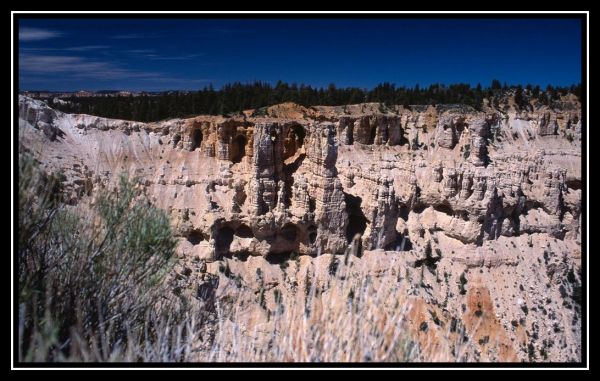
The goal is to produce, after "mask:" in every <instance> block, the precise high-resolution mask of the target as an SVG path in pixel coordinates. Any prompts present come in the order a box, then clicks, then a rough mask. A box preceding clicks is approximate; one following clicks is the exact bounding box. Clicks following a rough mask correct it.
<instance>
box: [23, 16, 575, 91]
mask: <svg viewBox="0 0 600 381" xmlns="http://www.w3.org/2000/svg"><path fill="white" fill-rule="evenodd" d="M493 78H497V79H499V80H500V81H502V82H508V83H509V84H510V83H532V84H539V85H542V86H545V85H547V84H549V83H550V84H555V85H569V84H572V83H578V82H580V80H581V79H580V78H581V25H580V21H579V20H568V19H482V20H478V19H462V20H461V19H20V20H19V89H20V90H34V89H47V90H58V91H69V90H81V89H86V90H102V89H127V90H148V91H160V90H170V89H182V90H193V89H198V88H202V87H204V86H206V85H208V84H209V83H212V84H213V85H214V86H215V87H217V88H218V87H220V86H221V85H223V84H225V83H228V82H233V81H241V82H250V81H255V80H260V81H267V82H271V83H275V82H276V81H277V80H279V79H281V80H283V81H286V82H288V83H293V82H296V83H305V84H310V85H313V86H326V85H328V84H329V83H335V84H336V85H337V86H358V87H364V88H371V87H373V86H375V85H377V84H378V83H380V82H386V81H387V82H392V83H396V84H397V85H408V86H413V85H414V84H416V83H419V84H420V85H429V84H431V83H457V82H467V83H471V84H473V85H476V84H477V83H478V82H480V83H482V84H483V85H487V84H489V83H490V81H491V80H492V79H493Z"/></svg>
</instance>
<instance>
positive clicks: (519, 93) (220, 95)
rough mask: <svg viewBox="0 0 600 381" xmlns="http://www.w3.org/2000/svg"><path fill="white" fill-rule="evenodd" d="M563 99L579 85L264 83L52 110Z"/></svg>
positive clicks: (111, 114) (128, 113)
mask: <svg viewBox="0 0 600 381" xmlns="http://www.w3.org/2000/svg"><path fill="white" fill-rule="evenodd" d="M568 93H572V94H575V95H576V96H577V97H578V98H579V97H580V96H581V85H580V84H577V85H572V86H568V87H567V86H565V87H560V86H551V85H548V86H547V87H546V88H545V89H542V88H540V86H533V85H526V86H522V85H516V86H515V85H512V86H509V85H507V84H506V83H504V84H502V83H500V81H498V80H493V81H492V82H491V84H490V85H489V86H487V87H485V88H484V87H482V86H481V84H478V85H477V86H475V87H473V86H471V85H470V84H464V83H458V84H451V85H444V84H432V85H430V86H427V87H421V86H419V85H418V84H417V85H415V86H413V87H406V86H396V85H394V84H392V83H388V82H385V83H381V84H379V85H377V86H375V87H374V88H373V89H371V90H367V89H362V88H358V87H337V86H335V85H334V84H330V85H329V86H327V87H319V88H317V87H312V86H307V85H304V84H301V85H297V84H295V83H294V84H291V85H290V84H288V83H285V82H282V81H279V82H277V84H276V85H274V86H273V85H271V84H269V83H266V82H254V83H248V84H244V83H240V82H235V83H231V84H227V85H224V86H223V87H222V88H221V89H220V90H215V89H214V87H213V86H212V85H209V86H206V87H204V88H203V89H201V90H198V91H189V92H179V91H171V92H165V93H161V94H158V95H140V96H116V97H71V98H66V99H65V100H67V101H69V102H67V103H66V104H54V105H53V107H55V108H57V109H59V110H61V111H64V112H68V113H80V114H91V115H97V116H102V117H107V118H115V119H126V120H135V121H141V122H151V121H158V120H163V119H169V118H183V117H189V116H193V115H202V114H208V115H228V114H232V113H239V112H241V111H242V110H248V109H257V108H261V107H265V106H270V105H274V104H278V103H283V102H294V103H297V104H300V105H302V106H305V107H310V106H316V105H323V106H342V105H349V104H357V103H364V102H380V103H384V104H388V105H392V104H393V105H405V106H409V105H430V104H431V105H437V104H464V105H468V106H472V107H474V108H475V109H477V110H481V109H482V107H483V104H484V99H488V100H489V101H490V102H491V105H493V106H494V107H496V108H499V107H500V104H501V103H504V102H505V101H506V97H507V95H509V94H512V95H513V96H514V101H515V104H516V105H517V107H519V108H520V109H528V108H531V101H532V100H537V101H538V104H544V105H551V104H552V103H553V102H555V101H557V100H559V99H560V96H564V95H566V94H568Z"/></svg>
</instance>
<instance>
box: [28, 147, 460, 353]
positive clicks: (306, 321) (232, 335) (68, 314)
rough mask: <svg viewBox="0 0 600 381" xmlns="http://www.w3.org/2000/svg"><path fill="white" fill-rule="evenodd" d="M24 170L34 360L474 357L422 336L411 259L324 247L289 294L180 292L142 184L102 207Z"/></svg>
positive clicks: (157, 215)
mask: <svg viewBox="0 0 600 381" xmlns="http://www.w3.org/2000/svg"><path fill="white" fill-rule="evenodd" d="M20 168H21V171H20V175H21V176H20V179H21V181H20V183H19V185H20V193H19V208H20V209H19V257H18V259H19V261H18V262H19V321H18V328H19V329H18V334H19V336H18V342H19V353H18V356H19V357H18V358H19V360H20V361H24V362H28V361H34V362H47V361H53V362H73V361H75V362H111V361H119V362H130V361H135V362H192V361H206V362H365V361H374V362H384V361H393V362H404V361H464V360H467V359H468V358H467V357H466V355H465V353H466V352H467V351H466V350H465V349H466V346H467V345H468V344H467V345H465V344H463V342H462V341H460V340H459V339H458V338H460V337H462V334H461V333H460V332H459V333H458V334H457V333H450V332H446V333H444V334H443V335H442V336H441V337H438V338H437V339H436V340H434V341H432V340H429V339H427V340H423V337H422V335H421V336H419V335H420V333H419V332H418V331H416V330H415V328H414V323H412V322H411V321H409V320H410V316H411V314H412V313H413V311H412V309H413V308H414V304H413V302H412V299H411V298H410V297H408V296H407V291H408V289H407V282H403V281H401V277H400V274H398V271H399V269H400V265H399V264H396V263H394V262H392V263H390V265H389V271H384V272H382V273H379V274H378V275H377V276H373V269H369V268H367V267H366V266H361V265H360V260H359V259H357V258H355V257H346V258H344V257H336V258H332V256H323V258H319V259H317V260H315V262H318V260H321V261H324V260H326V261H329V262H328V264H327V265H326V266H321V267H318V266H314V264H310V265H309V266H304V267H303V268H302V269H301V268H300V266H299V265H298V263H299V262H294V263H292V265H291V266H290V267H289V268H288V269H287V271H286V272H287V273H288V274H289V273H294V276H295V278H297V279H298V280H299V282H291V281H289V279H288V280H282V281H281V283H280V285H281V287H280V288H279V289H278V291H275V290H274V289H268V290H267V289H266V288H265V286H263V285H262V283H259V284H260V288H259V292H258V293H256V292H255V291H256V290H255V288H253V287H247V286H245V285H241V286H240V285H238V286H236V285H235V282H231V283H229V285H228V286H225V287H222V288H221V289H220V290H219V294H218V296H217V297H216V298H214V299H211V300H205V301H203V302H199V301H198V300H195V298H191V299H190V298H186V297H183V296H180V297H176V296H175V295H174V294H173V292H172V291H173V290H172V289H171V288H170V287H169V286H168V282H165V276H166V275H167V274H173V273H172V271H173V261H172V259H171V258H172V254H173V245H174V240H173V236H172V233H171V231H170V228H169V226H168V220H167V219H166V216H164V215H163V214H162V212H160V211H158V210H156V209H154V208H153V207H151V206H149V205H148V204H147V202H146V201H145V200H144V199H143V197H142V196H141V195H140V194H139V192H136V191H135V187H134V186H132V184H131V183H129V182H127V181H125V180H124V181H123V182H122V184H121V189H120V191H119V192H118V193H117V194H112V195H111V194H105V195H104V196H102V197H100V198H99V199H97V200H96V203H95V204H94V206H93V207H92V208H87V207H83V206H81V207H77V208H66V207H65V206H64V205H62V204H61V203H60V197H59V194H60V189H58V182H57V179H53V178H48V177H46V176H43V175H42V174H41V173H40V172H39V171H38V170H37V169H36V166H35V165H34V164H33V163H32V162H31V161H28V159H26V158H23V159H22V161H20ZM290 262H293V261H290ZM273 266H277V265H273ZM393 269H397V270H396V271H394V270H393ZM261 282H262V280H261ZM440 342H441V347H440ZM433 344H435V345H436V346H435V347H434V346H433ZM439 348H443V349H444V350H439ZM450 348H451V350H450ZM432 349H434V350H432Z"/></svg>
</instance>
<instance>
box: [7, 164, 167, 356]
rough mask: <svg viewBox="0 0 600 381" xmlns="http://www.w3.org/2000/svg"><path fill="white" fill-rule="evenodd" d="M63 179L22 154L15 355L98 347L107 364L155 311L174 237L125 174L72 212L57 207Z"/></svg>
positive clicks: (69, 208) (164, 219)
mask: <svg viewBox="0 0 600 381" xmlns="http://www.w3.org/2000/svg"><path fill="white" fill-rule="evenodd" d="M59 177H60V174H59V175H50V176H48V175H45V174H44V173H43V172H42V171H41V170H40V169H39V167H38V165H37V164H36V163H35V162H34V160H33V159H31V158H30V157H27V156H24V155H23V156H20V157H19V211H18V220H19V228H18V232H19V233H18V236H19V241H18V279H19V327H20V332H19V337H20V338H21V339H20V348H19V349H20V351H19V358H20V359H21V360H23V361H61V360H66V359H69V358H70V357H75V358H77V354H76V353H75V352H78V353H82V352H89V351H90V350H91V348H92V347H96V345H97V346H98V347H96V350H97V351H98V350H99V352H100V353H98V354H97V356H96V358H102V359H104V360H106V359H108V357H109V356H110V354H111V353H113V352H114V350H115V349H116V348H122V347H124V346H125V345H126V344H128V341H129V340H130V338H131V337H135V338H140V337H142V334H145V335H148V332H147V329H148V328H149V327H148V314H149V313H153V314H158V315H160V314H161V311H160V309H159V308H158V306H159V305H158V304H157V301H158V300H160V299H161V298H160V295H162V293H163V292H164V290H163V284H164V282H163V280H164V277H165V275H166V274H167V273H168V272H169V270H170V269H171V265H172V256H173V252H174V248H175V243H176V241H175V239H174V237H173V234H172V231H171V228H170V225H169V220H168V217H167V216H166V214H165V213H164V212H163V211H161V210H159V209H156V208H155V207H153V206H151V205H150V204H149V202H148V201H147V200H146V199H145V198H144V197H143V195H141V194H140V192H138V191H137V190H136V188H135V186H134V184H135V183H134V182H130V181H128V180H127V179H126V178H125V177H121V178H120V182H119V187H118V190H117V191H116V192H114V193H109V192H107V191H104V192H101V193H99V194H98V196H97V198H96V200H95V202H94V203H93V204H91V205H87V204H85V203H84V202H81V203H80V205H78V206H75V207H73V206H67V205H65V204H63V203H61V193H62V190H61V187H60V181H59ZM144 330H146V331H144Z"/></svg>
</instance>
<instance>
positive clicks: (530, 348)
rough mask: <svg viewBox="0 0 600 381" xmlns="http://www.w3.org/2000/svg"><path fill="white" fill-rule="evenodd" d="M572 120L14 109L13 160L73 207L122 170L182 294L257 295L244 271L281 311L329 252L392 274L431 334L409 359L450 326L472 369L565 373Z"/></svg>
mask: <svg viewBox="0 0 600 381" xmlns="http://www.w3.org/2000/svg"><path fill="white" fill-rule="evenodd" d="M580 112H581V111H580V106H579V104H578V102H577V101H576V99H574V98H572V97H565V98H564V99H563V103H562V107H560V109H548V108H540V109H537V110H536V111H533V112H517V111H515V110H514V108H513V107H512V106H511V107H505V108H504V109H503V110H502V111H500V110H496V109H492V108H489V107H484V110H483V111H481V112H478V111H475V110H473V109H471V108H467V107H464V106H448V105H446V106H443V105H439V106H437V107H434V106H428V107H427V106H414V107H411V108H410V109H407V108H404V107H402V106H384V105H380V104H359V105H351V106H345V107H325V106H320V107H312V108H304V107H301V106H298V105H294V104H282V105H277V106H272V107H269V108H265V109H260V110H250V111H247V112H244V113H243V114H240V115H238V116H233V117H214V116H199V117H196V118H191V119H175V120H168V121H164V122H159V123H148V124H146V123H138V122H131V121H122V120H110V119H104V118H99V117H94V116H90V115H70V114H63V113H61V112H58V111H55V110H53V109H51V108H49V107H48V106H47V105H46V104H44V103H42V102H39V101H36V100H33V99H30V98H26V97H22V96H21V97H19V117H20V119H19V149H20V150H21V151H27V152H30V153H32V154H33V155H34V156H35V157H36V158H37V159H38V160H39V161H40V162H41V163H42V166H43V167H44V168H45V169H46V170H47V171H50V172H57V171H62V172H63V173H64V184H63V185H64V188H65V190H66V192H67V195H68V197H67V198H68V201H69V203H71V204H77V203H78V202H80V201H81V200H83V199H86V198H87V197H89V196H91V197H92V198H93V195H94V193H95V192H96V191H97V189H99V188H105V187H109V188H110V187H113V186H114V184H115V183H114V181H115V180H116V178H117V175H118V174H120V173H126V174H128V175H129V176H131V177H134V176H135V177H137V178H139V183H140V186H141V187H143V189H144V190H145V192H146V193H147V194H148V195H149V196H150V197H151V199H152V200H153V201H154V203H155V204H156V205H157V206H159V207H161V208H163V209H165V210H167V211H168V212H169V213H170V215H171V217H172V222H173V226H174V227H175V228H176V231H177V234H178V235H179V236H180V237H181V238H180V243H179V246H178V249H177V250H178V254H179V256H180V257H181V258H182V259H183V262H184V264H183V265H182V266H181V268H180V271H181V273H182V274H183V275H182V276H183V277H184V278H189V279H188V282H187V283H186V284H187V286H189V287H200V286H198V284H200V285H202V284H203V282H204V281H203V279H205V278H206V276H205V275H206V274H204V272H205V271H208V272H209V273H213V274H217V275H218V276H219V277H220V278H221V281H220V282H219V286H218V287H219V290H220V291H218V292H217V294H219V292H221V294H219V295H223V293H226V291H225V286H226V285H227V284H228V282H230V281H231V279H232V276H231V272H233V273H234V274H237V275H236V276H237V279H238V280H239V279H242V280H243V282H244V284H245V285H246V286H247V287H250V288H252V287H254V288H258V287H259V285H258V281H257V280H256V279H255V278H256V277H255V276H254V274H255V272H256V271H257V270H256V269H257V268H260V269H261V274H264V275H263V276H262V278H261V281H260V284H261V285H260V287H264V284H265V283H264V282H265V281H264V278H265V277H266V278H269V279H271V280H270V281H269V282H267V283H269V284H270V288H276V289H278V290H280V292H281V294H282V295H283V296H284V297H288V296H289V297H294V292H295V291H294V290H293V289H295V288H293V289H292V288H290V287H288V285H289V283H290V279H295V282H296V283H298V284H300V287H302V282H306V280H305V279H307V278H308V277H307V276H306V273H307V272H312V273H313V274H314V275H313V276H314V277H315V279H316V280H317V281H316V284H317V285H318V286H317V287H322V292H325V293H326V292H327V282H326V278H327V276H328V275H327V268H328V267H330V266H331V263H332V255H340V256H341V255H346V256H351V257H352V262H353V263H355V264H356V266H358V267H367V268H369V269H371V270H369V271H371V272H372V273H373V276H375V277H378V276H381V274H382V273H387V272H392V273H398V274H399V275H398V282H404V283H405V285H404V286H403V290H405V292H406V294H405V295H402V297H403V298H406V302H407V303H410V305H411V306H412V307H411V310H410V311H411V312H410V317H409V319H408V320H409V321H410V322H411V324H412V326H413V327H417V328H418V327H423V324H424V323H425V324H426V325H425V326H426V327H430V329H426V330H421V331H422V332H421V333H420V336H419V340H420V342H421V344H422V345H425V343H429V344H430V343H431V341H432V340H433V341H434V342H436V341H442V339H439V338H438V339H436V337H438V336H440V332H444V331H447V330H448V329H450V330H452V327H456V325H457V324H458V323H460V324H461V326H463V327H464V328H465V332H466V334H465V336H466V337H467V339H470V341H471V342H472V343H474V345H473V346H472V348H471V349H470V351H471V352H472V353H471V355H470V358H471V359H478V360H482V361H494V360H495V361H573V360H579V359H580V357H581V319H580V313H581V176H582V174H581V134H582V130H581V121H580V120H581V115H580ZM296 255H299V256H300V257H299V259H298V260H297V261H293V262H294V265H293V266H282V265H281V263H284V262H286V261H287V260H288V259H289V258H294V257H296ZM340 258H341V257H340ZM333 260H335V258H334V259H333ZM204 262H205V263H207V266H204V265H195V264H197V263H204ZM346 262H347V261H346ZM224 263H226V264H227V269H228V271H227V272H226V274H223V271H222V269H223V264H224ZM204 267H206V268H207V270H205V269H204ZM219 269H221V271H219ZM230 269H231V270H230ZM195 272H199V274H200V273H202V274H203V275H201V276H198V277H195V275H193V274H192V275H190V274H191V273H195ZM301 274H305V275H301ZM319 274H320V275H319ZM234 278H235V277H234ZM192 279H193V280H192ZM313 283H315V282H313ZM215 285H216V282H215ZM269 295H271V294H269ZM274 303H276V301H274V300H273V298H272V297H267V298H266V304H267V305H268V306H269V307H268V308H274V307H273V306H274ZM248 308H251V307H248ZM425 311H429V312H428V313H425ZM457 322H458V323H457ZM440 337H441V336H440ZM467 339H465V340H467Z"/></svg>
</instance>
